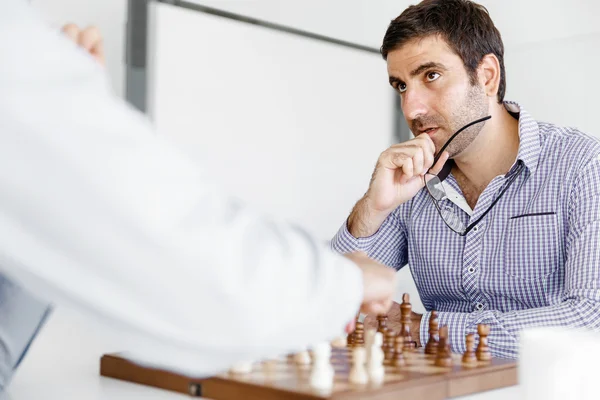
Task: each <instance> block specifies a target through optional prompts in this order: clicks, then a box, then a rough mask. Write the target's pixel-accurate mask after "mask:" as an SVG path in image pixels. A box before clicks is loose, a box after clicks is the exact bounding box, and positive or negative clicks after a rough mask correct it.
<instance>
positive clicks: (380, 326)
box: [377, 314, 388, 335]
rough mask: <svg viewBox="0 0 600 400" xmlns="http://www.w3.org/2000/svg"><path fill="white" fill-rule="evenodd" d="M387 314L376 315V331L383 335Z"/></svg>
mask: <svg viewBox="0 0 600 400" xmlns="http://www.w3.org/2000/svg"><path fill="white" fill-rule="evenodd" d="M387 320H388V316H387V314H379V315H378V316H377V332H381V334H382V335H383V334H384V333H385V329H386V328H387Z"/></svg>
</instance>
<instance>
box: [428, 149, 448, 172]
mask: <svg viewBox="0 0 600 400" xmlns="http://www.w3.org/2000/svg"><path fill="white" fill-rule="evenodd" d="M449 157H450V154H449V153H448V152H447V151H444V152H443V153H442V155H441V156H440V158H438V160H437V162H436V163H435V165H434V166H433V167H431V173H432V174H435V175H437V174H439V173H440V171H441V170H442V168H443V167H444V164H446V161H448V158H449Z"/></svg>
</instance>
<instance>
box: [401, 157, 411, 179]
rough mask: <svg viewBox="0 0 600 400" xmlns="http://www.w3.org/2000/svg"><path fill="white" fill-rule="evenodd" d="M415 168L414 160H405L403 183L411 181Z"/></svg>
mask: <svg viewBox="0 0 600 400" xmlns="http://www.w3.org/2000/svg"><path fill="white" fill-rule="evenodd" d="M413 171H414V166H413V160H412V158H408V159H406V160H404V163H403V164H402V172H403V175H402V183H404V182H406V181H408V180H409V179H411V178H412V177H413V176H414V174H413Z"/></svg>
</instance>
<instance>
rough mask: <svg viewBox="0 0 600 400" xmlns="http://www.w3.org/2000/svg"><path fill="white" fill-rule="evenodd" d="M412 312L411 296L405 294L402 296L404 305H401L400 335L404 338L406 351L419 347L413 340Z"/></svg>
mask: <svg viewBox="0 0 600 400" xmlns="http://www.w3.org/2000/svg"><path fill="white" fill-rule="evenodd" d="M411 312H412V304H410V295H409V294H408V293H404V295H403V296H402V304H400V324H401V325H400V326H401V331H400V334H401V335H402V336H404V350H406V351H412V350H413V349H415V348H416V347H417V343H416V342H414V341H413V340H412V333H411V331H410V329H411V321H412V317H411Z"/></svg>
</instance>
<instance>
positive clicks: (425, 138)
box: [415, 133, 435, 153]
mask: <svg viewBox="0 0 600 400" xmlns="http://www.w3.org/2000/svg"><path fill="white" fill-rule="evenodd" d="M415 140H418V141H419V142H421V143H423V146H425V149H428V150H429V151H431V152H432V153H435V143H433V140H432V139H431V137H430V136H429V135H428V134H426V133H421V134H420V135H419V136H417V137H416V138H415Z"/></svg>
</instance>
